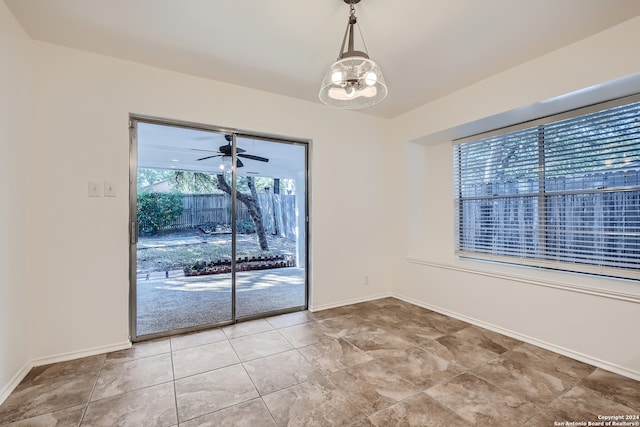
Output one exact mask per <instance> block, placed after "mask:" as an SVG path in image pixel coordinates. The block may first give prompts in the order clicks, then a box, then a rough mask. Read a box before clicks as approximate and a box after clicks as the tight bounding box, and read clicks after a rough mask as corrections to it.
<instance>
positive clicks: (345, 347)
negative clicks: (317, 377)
mask: <svg viewBox="0 0 640 427" xmlns="http://www.w3.org/2000/svg"><path fill="white" fill-rule="evenodd" d="M298 352H299V353H300V354H302V355H303V356H304V358H305V359H307V360H308V361H309V362H311V363H312V364H313V365H315V366H316V367H317V368H318V369H320V371H322V372H325V373H330V372H337V371H340V370H342V369H345V368H348V367H350V366H354V365H358V364H360V363H364V362H368V361H370V360H373V357H372V356H370V355H368V354H367V353H365V352H364V351H362V350H360V349H359V348H357V347H355V346H354V345H353V344H351V343H349V342H347V341H346V340H344V339H342V338H338V339H333V338H324V339H322V340H320V341H318V342H317V343H315V344H312V345H309V346H306V347H301V348H299V349H298Z"/></svg>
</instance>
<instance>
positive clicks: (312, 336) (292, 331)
mask: <svg viewBox="0 0 640 427" xmlns="http://www.w3.org/2000/svg"><path fill="white" fill-rule="evenodd" d="M278 332H280V334H281V335H282V336H283V337H285V338H286V340H287V341H289V343H291V345H292V346H294V347H295V348H299V347H304V346H307V345H311V344H314V343H317V342H318V341H320V340H321V339H323V338H326V337H327V333H328V332H329V331H328V330H327V329H326V328H325V327H324V326H322V325H321V324H320V323H318V322H307V323H302V324H300V325H294V326H288V327H286V328H281V329H279V330H278Z"/></svg>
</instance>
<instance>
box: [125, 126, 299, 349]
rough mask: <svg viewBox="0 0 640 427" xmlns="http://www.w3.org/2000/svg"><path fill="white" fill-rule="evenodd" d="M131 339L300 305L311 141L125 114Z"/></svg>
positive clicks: (296, 308)
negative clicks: (128, 148)
mask: <svg viewBox="0 0 640 427" xmlns="http://www.w3.org/2000/svg"><path fill="white" fill-rule="evenodd" d="M131 142H132V144H131V147H132V149H131V189H130V194H131V199H130V205H131V254H130V258H131V275H130V281H131V335H132V339H134V340H137V339H141V338H142V339H146V338H152V337H156V336H162V335H167V334H173V333H179V332H185V331H189V330H196V329H201V328H206V327H211V326H213V325H222V324H228V323H233V322H235V321H237V320H242V319H248V318H254V317H259V316H265V315H269V314H276V313H282V312H287V311H294V310H301V309H305V308H306V305H307V269H306V264H307V245H306V242H307V196H306V194H307V189H306V187H307V145H306V144H304V143H298V142H289V141H283V140H276V139H272V138H264V137H260V136H257V135H255V136H253V135H246V134H242V133H239V132H230V131H228V130H219V129H215V128H213V127H208V126H202V125H195V124H189V123H177V122H167V121H161V120H156V119H152V118H143V117H133V118H132V120H131Z"/></svg>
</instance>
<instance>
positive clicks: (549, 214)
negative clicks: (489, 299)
mask: <svg viewBox="0 0 640 427" xmlns="http://www.w3.org/2000/svg"><path fill="white" fill-rule="evenodd" d="M639 183H640V172H637V171H633V172H628V171H625V172H618V173H607V174H590V175H585V176H582V177H577V178H564V177H562V178H552V179H547V181H546V182H545V188H546V190H547V192H546V193H545V198H544V202H545V206H544V215H540V214H539V210H540V207H539V206H538V202H539V199H538V197H537V195H535V191H536V190H537V181H535V180H523V181H520V182H510V183H500V184H499V185H486V184H478V185H474V186H468V187H466V188H465V189H464V192H465V194H467V195H469V196H470V197H469V198H464V197H463V199H462V200H459V201H458V209H461V211H460V210H459V211H458V214H459V217H458V219H459V221H461V223H460V229H461V234H460V235H459V239H460V240H459V244H460V249H462V250H466V251H472V252H484V253H494V254H500V255H517V256H521V257H529V256H534V255H535V254H538V255H539V251H540V250H544V251H550V252H551V253H553V254H554V255H553V256H552V258H554V259H562V258H563V256H565V255H564V254H566V256H567V259H569V258H571V259H579V258H582V257H584V258H585V259H587V260H591V259H593V258H594V257H602V258H603V260H604V262H605V264H606V263H607V262H609V263H612V264H615V265H618V266H621V267H627V268H638V265H639V264H640V190H638V189H637V188H638V184H639ZM616 187H618V188H616ZM573 191H576V193H575V194H570V193H571V192H573ZM527 193H528V194H527ZM532 193H534V194H532ZM503 195H504V196H503ZM541 220H542V221H544V223H542V224H540V221H541ZM462 230H464V231H462ZM543 246H544V249H543ZM585 262H588V263H591V262H592V261H585Z"/></svg>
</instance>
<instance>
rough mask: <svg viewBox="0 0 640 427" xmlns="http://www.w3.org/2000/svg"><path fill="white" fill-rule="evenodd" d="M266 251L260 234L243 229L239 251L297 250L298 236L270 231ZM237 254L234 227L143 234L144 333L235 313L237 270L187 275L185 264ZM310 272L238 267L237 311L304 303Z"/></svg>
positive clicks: (140, 305) (140, 322)
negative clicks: (231, 229)
mask: <svg viewBox="0 0 640 427" xmlns="http://www.w3.org/2000/svg"><path fill="white" fill-rule="evenodd" d="M267 240H268V242H269V251H266V252H265V251H261V250H260V247H259V245H258V243H257V240H256V235H255V234H238V235H237V239H236V246H237V248H236V252H237V256H238V257H245V256H247V257H252V256H265V255H292V256H295V252H296V247H295V242H292V241H290V240H288V239H284V238H281V237H277V236H271V235H269V236H268V237H267ZM219 259H231V233H216V234H206V233H204V232H202V231H200V230H197V229H189V230H181V231H174V232H170V233H162V234H158V235H154V236H141V237H140V238H139V241H138V251H137V271H138V274H137V280H136V302H137V304H136V312H137V313H136V331H137V335H138V336H142V335H148V334H155V333H161V332H166V331H171V330H176V329H183V328H192V327H197V326H202V325H207V324H215V323H219V322H225V321H228V320H230V319H231V274H229V273H225V274H211V275H206V276H197V277H185V276H184V272H183V268H184V266H185V265H190V264H193V263H195V262H197V261H205V262H210V261H216V260H219ZM305 304H306V272H305V269H304V268H297V267H287V268H274V269H268V270H259V271H247V272H238V273H236V316H237V317H243V316H252V315H256V314H261V313H268V312H274V311H278V310H286V309H290V308H294V307H304V306H305Z"/></svg>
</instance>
